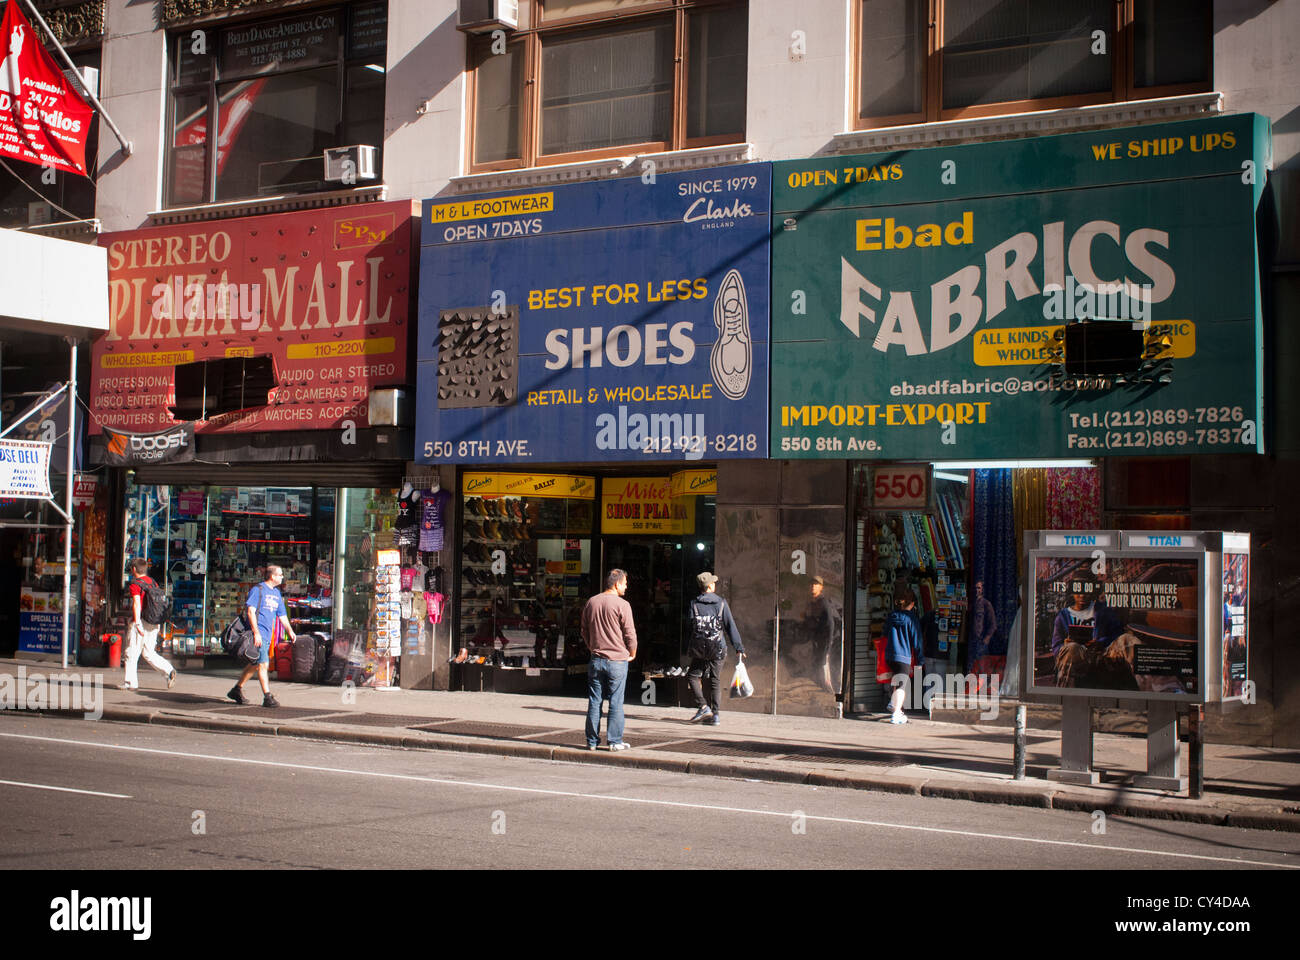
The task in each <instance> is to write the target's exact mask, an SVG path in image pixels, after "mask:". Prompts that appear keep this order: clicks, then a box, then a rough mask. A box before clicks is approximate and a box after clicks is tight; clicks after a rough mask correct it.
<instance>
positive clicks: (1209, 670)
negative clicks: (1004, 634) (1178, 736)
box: [1024, 530, 1249, 703]
mask: <svg viewBox="0 0 1300 960" xmlns="http://www.w3.org/2000/svg"><path fill="white" fill-rule="evenodd" d="M1234 538H1237V539H1236V540H1235V541H1234ZM1233 543H1235V544H1236V546H1235V549H1236V551H1237V552H1236V553H1235V554H1228V553H1225V552H1224V551H1225V549H1226V548H1227V547H1228V546H1229V545H1230V544H1233ZM1025 547H1026V551H1027V553H1028V558H1029V566H1028V569H1029V575H1030V580H1029V583H1028V584H1027V590H1028V597H1027V604H1026V608H1025V610H1026V615H1025V617H1024V623H1025V638H1024V643H1025V650H1026V659H1025V662H1026V664H1028V665H1029V667H1028V668H1027V669H1026V671H1025V680H1026V685H1027V686H1026V692H1027V693H1030V694H1040V695H1047V696H1052V697H1060V696H1090V697H1108V698H1115V699H1123V700H1171V701H1177V702H1180V703H1208V702H1216V701H1218V700H1221V699H1224V698H1225V697H1229V696H1232V697H1241V696H1242V695H1243V693H1244V692H1245V690H1244V686H1245V682H1246V680H1247V676H1246V666H1245V659H1246V658H1245V650H1244V649H1241V650H1238V649H1237V647H1238V646H1240V647H1243V648H1244V644H1245V628H1244V615H1245V603H1246V599H1245V597H1246V594H1245V590H1246V570H1247V567H1248V562H1247V559H1246V557H1247V555H1248V553H1249V537H1248V536H1247V535H1245V534H1231V533H1220V532H1211V531H1142V532H1138V533H1127V532H1124V531H1120V530H1062V531H1028V532H1026V534H1025ZM1233 557H1236V558H1237V559H1233ZM1229 582H1231V586H1229ZM1234 611H1235V613H1234ZM1237 616H1239V617H1240V618H1241V621H1240V623H1238V627H1239V632H1238V634H1237V636H1236V637H1234V636H1233V633H1232V631H1233V625H1234V620H1235V618H1236V617H1237ZM1238 641H1239V643H1238ZM1234 684H1235V688H1234ZM1234 689H1235V692H1234Z"/></svg>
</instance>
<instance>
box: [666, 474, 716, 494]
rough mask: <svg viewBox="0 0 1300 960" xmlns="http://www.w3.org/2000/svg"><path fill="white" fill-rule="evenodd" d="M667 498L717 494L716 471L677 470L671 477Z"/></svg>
mask: <svg viewBox="0 0 1300 960" xmlns="http://www.w3.org/2000/svg"><path fill="white" fill-rule="evenodd" d="M669 481H670V493H669V496H673V497H694V496H701V495H708V496H714V495H716V494H717V492H718V471H716V470H678V471H677V472H676V473H674V474H673V475H672V476H671V477H669Z"/></svg>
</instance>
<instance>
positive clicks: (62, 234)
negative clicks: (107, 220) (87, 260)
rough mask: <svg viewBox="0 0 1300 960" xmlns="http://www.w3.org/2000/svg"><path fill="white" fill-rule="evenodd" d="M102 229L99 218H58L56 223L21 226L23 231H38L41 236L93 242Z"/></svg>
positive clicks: (102, 225) (101, 222)
mask: <svg viewBox="0 0 1300 960" xmlns="http://www.w3.org/2000/svg"><path fill="white" fill-rule="evenodd" d="M103 231H104V224H103V221H101V220H60V221H58V222H57V223H41V224H37V225H35V226H31V227H23V228H22V232H23V233H39V234H40V235H41V236H43V237H58V238H59V239H60V240H80V241H83V242H85V243H93V242H94V240H95V238H96V237H97V236H99V235H100V234H101V233H103Z"/></svg>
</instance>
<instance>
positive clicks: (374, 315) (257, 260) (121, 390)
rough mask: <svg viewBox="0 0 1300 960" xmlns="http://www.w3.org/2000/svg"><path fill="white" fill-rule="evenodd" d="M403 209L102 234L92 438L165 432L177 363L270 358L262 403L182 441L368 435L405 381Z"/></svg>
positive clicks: (401, 205)
mask: <svg viewBox="0 0 1300 960" xmlns="http://www.w3.org/2000/svg"><path fill="white" fill-rule="evenodd" d="M413 212H414V206H413V204H412V203H411V202H409V201H407V202H395V203H383V204H366V205H364V207H352V208H348V209H347V210H346V211H343V210H340V211H338V212H333V211H324V212H322V211H312V212H308V213H288V214H274V215H271V216H265V217H247V218H242V219H236V220H222V221H216V222H213V223H210V224H203V225H190V224H186V225H183V226H169V227H158V228H151V229H145V230H134V231H128V232H123V233H110V234H106V235H104V236H103V237H102V238H101V239H100V244H101V245H102V246H104V247H106V248H107V250H108V275H109V332H108V333H107V334H106V335H104V336H103V337H101V338H100V339H99V340H98V341H97V342H96V343H95V345H94V348H93V350H92V373H91V406H92V409H93V411H94V417H93V418H92V421H91V422H92V425H93V426H92V431H93V432H99V427H100V426H101V425H102V426H106V427H111V428H113V429H114V430H118V431H124V432H125V431H129V432H130V433H141V434H144V433H156V432H158V431H164V430H166V429H168V428H169V427H172V426H174V425H175V424H176V423H177V421H175V420H174V419H173V418H172V414H171V413H170V411H169V410H168V406H169V405H171V404H174V403H175V401H176V397H175V368H176V366H177V365H178V364H183V363H193V362H195V361H200V360H216V359H224V358H229V357H260V356H270V357H271V358H272V359H273V360H274V368H275V371H276V374H277V377H278V384H277V386H276V387H275V388H274V389H273V390H272V391H271V393H270V402H269V403H268V404H267V405H265V406H260V407H253V408H250V409H246V410H241V411H238V412H234V413H228V414H223V415H221V416H218V417H213V418H210V419H208V420H205V421H199V422H197V423H196V424H195V425H194V430H195V432H196V433H250V432H262V431H266V430H322V429H336V428H339V427H340V426H342V425H343V424H344V423H345V422H347V421H350V422H351V423H352V424H353V425H355V426H356V427H366V426H368V425H369V419H368V398H369V394H370V391H371V390H372V389H374V388H376V387H383V386H393V385H397V384H402V383H405V382H407V381H408V377H407V367H406V340H407V330H408V324H407V321H408V314H409V301H410V284H411V262H412V256H411V247H410V243H411V222H412V214H413Z"/></svg>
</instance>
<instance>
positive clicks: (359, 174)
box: [325, 143, 375, 183]
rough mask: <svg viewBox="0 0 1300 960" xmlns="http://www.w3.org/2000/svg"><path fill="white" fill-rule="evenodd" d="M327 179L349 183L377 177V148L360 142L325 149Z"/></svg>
mask: <svg viewBox="0 0 1300 960" xmlns="http://www.w3.org/2000/svg"><path fill="white" fill-rule="evenodd" d="M325 179H326V180H333V181H342V182H344V183H348V182H351V181H355V180H373V179H375V148H374V147H372V146H370V145H369V144H365V143H359V144H356V145H355V146H351V147H329V148H328V149H326V151H325Z"/></svg>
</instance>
